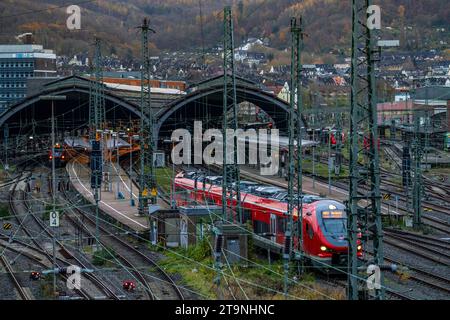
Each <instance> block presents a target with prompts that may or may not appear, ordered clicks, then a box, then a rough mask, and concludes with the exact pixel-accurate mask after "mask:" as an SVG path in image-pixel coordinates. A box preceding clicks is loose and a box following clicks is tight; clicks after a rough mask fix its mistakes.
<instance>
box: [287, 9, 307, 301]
mask: <svg viewBox="0 0 450 320" xmlns="http://www.w3.org/2000/svg"><path fill="white" fill-rule="evenodd" d="M302 36H303V35H302V19H301V18H300V19H298V20H297V18H291V92H290V99H289V100H290V108H289V115H288V117H289V118H288V119H289V124H288V136H289V149H288V157H289V159H288V165H289V167H288V196H287V198H288V210H287V213H286V214H287V217H286V219H287V224H286V233H285V238H284V250H283V260H284V295H285V297H287V293H288V287H289V263H290V260H291V255H292V241H293V239H295V237H294V233H295V232H294V231H293V229H294V226H293V224H294V221H293V220H294V214H295V211H297V229H298V230H297V234H296V235H297V243H298V248H299V251H300V257H299V258H300V261H301V260H302V259H303V257H302V255H301V251H302V250H301V248H302V240H303V239H302V203H303V201H302V134H301V127H302V124H301V112H302V99H301V49H302V48H301V46H302ZM295 147H297V150H295ZM295 152H296V154H295ZM294 154H295V156H294ZM296 161H297V162H296ZM295 171H297V177H295Z"/></svg>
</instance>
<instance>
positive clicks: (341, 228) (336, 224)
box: [323, 219, 347, 233]
mask: <svg viewBox="0 0 450 320" xmlns="http://www.w3.org/2000/svg"><path fill="white" fill-rule="evenodd" d="M323 224H324V226H325V230H326V231H327V232H329V233H346V232H347V226H346V224H347V219H324V220H323Z"/></svg>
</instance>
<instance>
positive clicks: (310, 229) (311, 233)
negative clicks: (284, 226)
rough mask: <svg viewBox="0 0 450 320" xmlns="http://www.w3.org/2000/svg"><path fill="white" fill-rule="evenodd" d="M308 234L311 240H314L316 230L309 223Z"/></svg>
mask: <svg viewBox="0 0 450 320" xmlns="http://www.w3.org/2000/svg"><path fill="white" fill-rule="evenodd" d="M306 233H307V234H308V236H309V238H310V239H312V238H313V237H314V230H313V229H312V227H311V226H310V225H309V223H307V224H306Z"/></svg>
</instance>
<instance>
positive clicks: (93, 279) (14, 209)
mask: <svg viewBox="0 0 450 320" xmlns="http://www.w3.org/2000/svg"><path fill="white" fill-rule="evenodd" d="M16 187H17V184H16V185H14V187H13V189H12V191H11V192H10V199H9V200H10V201H9V203H10V208H11V211H12V213H13V215H14V217H15V219H16V220H17V221H18V225H20V226H21V230H22V231H23V232H24V233H25V235H26V236H27V237H28V238H29V239H31V241H32V242H33V244H34V245H35V246H36V247H37V248H38V249H39V250H40V251H41V252H42V253H44V254H45V256H46V258H47V259H48V260H49V261H50V262H51V263H53V256H52V255H51V254H49V253H48V252H47V250H45V249H44V248H43V247H42V245H41V244H40V243H39V241H38V240H37V239H36V238H35V237H34V236H33V234H32V233H31V232H30V230H29V229H28V228H27V224H26V223H25V218H24V219H22V218H21V215H20V213H19V209H18V208H17V203H21V204H22V205H23V209H24V210H22V211H24V212H29V213H30V214H29V216H31V217H32V219H33V221H34V222H35V226H38V227H39V228H40V229H41V230H43V232H44V233H45V234H46V235H47V236H48V237H49V238H50V239H52V238H53V237H54V234H53V233H52V232H51V231H49V230H48V228H47V227H46V226H45V225H44V223H43V222H42V221H41V220H40V219H39V218H37V217H36V215H35V214H33V213H32V208H31V206H30V205H29V203H28V202H29V200H28V199H27V193H26V192H24V191H20V195H21V196H20V198H19V199H16V192H17V191H16ZM55 243H56V245H57V246H58V247H59V248H60V251H61V252H64V253H65V254H66V255H67V256H69V257H70V258H71V259H73V260H74V261H75V262H76V263H77V264H78V266H80V267H81V268H86V269H88V267H87V266H86V265H85V263H83V262H82V261H81V260H80V259H79V258H77V257H76V256H75V255H74V254H72V253H70V251H69V250H67V249H66V248H65V247H64V246H63V244H62V243H61V242H60V241H58V240H56V241H55ZM58 260H59V262H57V264H56V267H57V268H61V269H62V268H64V267H67V266H69V265H72V263H68V262H66V263H63V262H61V259H57V261H58ZM83 276H84V277H85V278H86V279H88V280H89V281H90V282H91V283H93V284H94V286H96V287H97V288H98V289H100V290H101V291H103V292H104V293H106V295H107V297H109V298H111V299H114V300H118V299H119V297H118V296H117V295H116V294H115V293H114V292H113V291H112V290H111V289H110V288H109V286H108V285H107V284H105V283H104V282H103V281H102V280H101V279H99V278H98V277H97V276H96V275H94V274H90V273H85V274H83ZM67 278H68V277H67V276H66V275H63V279H65V280H67ZM75 292H77V294H78V295H80V296H81V297H82V298H84V299H94V298H95V297H94V296H93V295H91V294H90V293H89V292H87V291H86V290H84V289H75Z"/></svg>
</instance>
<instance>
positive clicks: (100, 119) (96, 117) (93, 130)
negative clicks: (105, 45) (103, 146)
mask: <svg viewBox="0 0 450 320" xmlns="http://www.w3.org/2000/svg"><path fill="white" fill-rule="evenodd" d="M93 69H94V70H93V71H94V77H95V81H91V82H90V86H89V139H90V140H99V137H97V130H99V129H104V126H105V122H106V117H105V94H104V87H103V61H102V53H101V40H100V39H99V38H95V52H94V64H93Z"/></svg>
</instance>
